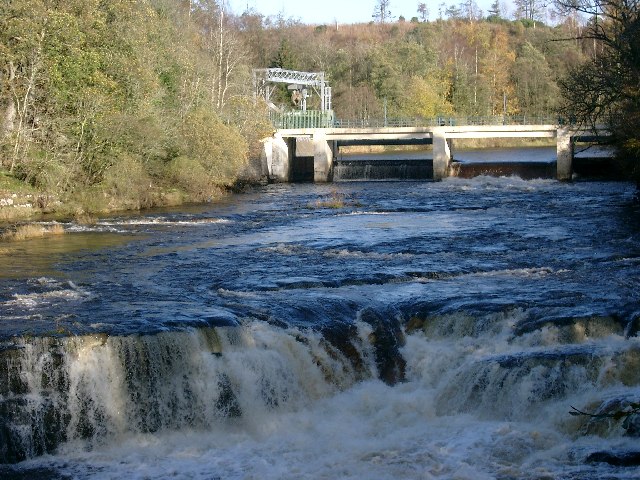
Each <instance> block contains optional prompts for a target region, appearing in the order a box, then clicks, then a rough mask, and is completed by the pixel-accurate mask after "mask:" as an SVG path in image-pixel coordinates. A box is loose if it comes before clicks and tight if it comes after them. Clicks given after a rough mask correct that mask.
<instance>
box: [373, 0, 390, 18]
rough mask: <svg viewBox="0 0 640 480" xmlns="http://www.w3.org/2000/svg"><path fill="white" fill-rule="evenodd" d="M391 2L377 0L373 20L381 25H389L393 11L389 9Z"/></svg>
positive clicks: (388, 0)
mask: <svg viewBox="0 0 640 480" xmlns="http://www.w3.org/2000/svg"><path fill="white" fill-rule="evenodd" d="M390 3H391V2H390V0H377V2H376V6H375V8H374V9H373V15H372V17H373V19H374V20H376V21H378V22H380V23H387V22H388V21H390V20H392V16H391V10H390V9H389V4H390Z"/></svg>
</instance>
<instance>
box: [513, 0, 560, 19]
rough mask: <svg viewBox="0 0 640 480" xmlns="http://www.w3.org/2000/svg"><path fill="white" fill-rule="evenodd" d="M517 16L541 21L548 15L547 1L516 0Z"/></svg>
mask: <svg viewBox="0 0 640 480" xmlns="http://www.w3.org/2000/svg"><path fill="white" fill-rule="evenodd" d="M568 1H572V0H568ZM513 3H514V5H515V8H516V11H515V16H516V18H519V19H523V20H529V21H531V22H534V25H535V21H537V20H538V21H541V20H543V19H544V17H545V15H546V11H545V8H546V3H545V2H544V1H543V0H514V2H513Z"/></svg>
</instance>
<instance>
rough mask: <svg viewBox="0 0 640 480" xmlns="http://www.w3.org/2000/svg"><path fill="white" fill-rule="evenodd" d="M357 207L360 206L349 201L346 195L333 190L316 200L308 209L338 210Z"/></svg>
mask: <svg viewBox="0 0 640 480" xmlns="http://www.w3.org/2000/svg"><path fill="white" fill-rule="evenodd" d="M358 206H360V204H359V203H358V202H356V201H353V200H351V199H350V198H349V196H348V195H346V194H344V193H340V192H338V191H336V190H334V191H332V192H331V193H330V194H329V195H327V196H326V197H324V198H321V199H318V200H316V201H315V202H314V203H312V204H310V205H309V208H331V209H336V210H338V209H341V208H346V207H358Z"/></svg>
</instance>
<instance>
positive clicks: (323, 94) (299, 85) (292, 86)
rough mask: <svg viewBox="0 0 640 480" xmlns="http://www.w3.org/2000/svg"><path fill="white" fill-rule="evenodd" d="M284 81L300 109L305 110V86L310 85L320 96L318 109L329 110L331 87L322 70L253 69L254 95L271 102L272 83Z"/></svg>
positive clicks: (306, 93)
mask: <svg viewBox="0 0 640 480" xmlns="http://www.w3.org/2000/svg"><path fill="white" fill-rule="evenodd" d="M277 83H285V84H287V85H288V87H289V90H292V96H291V98H292V101H293V102H294V104H295V105H296V106H298V107H300V109H301V110H302V111H306V110H307V98H308V97H309V93H308V90H307V88H306V87H311V88H312V89H313V90H314V91H315V92H316V94H317V95H318V96H319V97H320V111H322V112H327V111H329V110H331V87H330V86H329V85H328V84H327V82H326V80H325V76H324V72H299V71H296V70H285V69H283V68H257V69H254V70H253V90H254V96H255V98H256V99H257V98H258V97H262V98H264V100H265V101H266V102H267V104H271V94H272V93H273V90H274V88H275V85H274V84H277Z"/></svg>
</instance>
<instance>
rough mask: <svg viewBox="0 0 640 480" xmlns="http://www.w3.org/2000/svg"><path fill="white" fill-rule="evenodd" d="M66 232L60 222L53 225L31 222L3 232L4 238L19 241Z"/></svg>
mask: <svg viewBox="0 0 640 480" xmlns="http://www.w3.org/2000/svg"><path fill="white" fill-rule="evenodd" d="M62 234H64V227H63V226H62V225H60V224H57V223H56V224H54V225H51V226H46V225H39V224H35V223H30V224H27V225H19V226H18V227H16V228H15V229H13V230H9V231H7V232H5V233H3V234H2V237H1V238H2V240H7V241H14V242H19V241H22V240H27V239H29V238H42V237H51V236H55V235H62Z"/></svg>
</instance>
